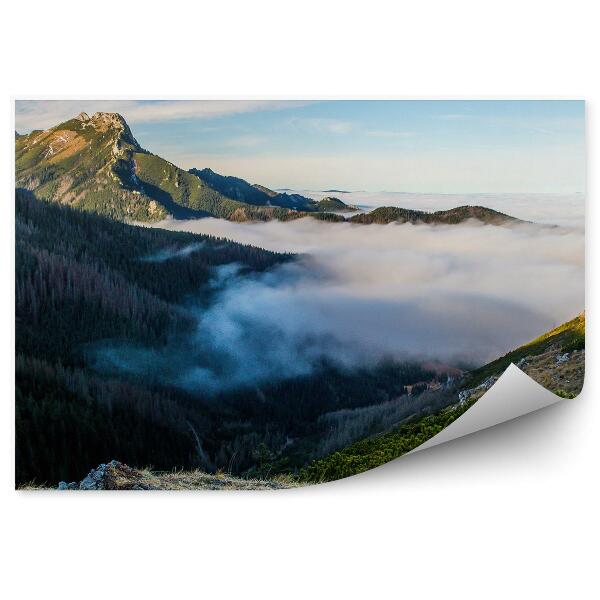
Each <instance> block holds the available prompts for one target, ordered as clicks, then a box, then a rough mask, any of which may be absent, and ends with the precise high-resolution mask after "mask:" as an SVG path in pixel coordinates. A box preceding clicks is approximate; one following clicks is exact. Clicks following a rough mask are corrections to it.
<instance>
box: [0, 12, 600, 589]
mask: <svg viewBox="0 0 600 600" xmlns="http://www.w3.org/2000/svg"><path fill="white" fill-rule="evenodd" d="M417 6H418V7H417ZM593 8H594V4H593V3H591V2H578V1H572V2H570V3H568V4H566V3H564V2H553V1H549V0H545V1H543V2H532V1H529V2H527V1H523V0H520V1H518V2H514V1H512V0H511V1H508V0H504V1H503V2H480V1H479V2H477V1H474V2H469V1H464V0H462V1H457V0H454V1H453V2H431V1H423V0H421V1H420V2H418V3H417V2H411V3H406V4H404V3H400V2H389V3H386V2H379V1H375V0H370V1H369V2H363V3H355V2H350V1H349V0H345V1H344V2H325V1H324V0H320V1H319V2H313V1H310V0H304V1H303V2H301V3H300V2H298V3H289V2H281V1H279V2H276V1H274V2H266V1H259V0H254V1H253V2H226V1H223V0H221V1H220V2H212V3H210V4H208V3H192V2H179V1H175V0H171V1H170V2H151V1H146V2H144V3H135V2H123V1H120V2H114V1H108V0H103V1H102V2H84V1H81V0H80V1H79V2H66V1H62V2H61V1H57V0H55V1H53V2H33V1H30V2H25V1H21V2H18V3H12V2H11V3H9V2H5V3H4V4H3V6H2V9H1V11H2V15H1V21H2V25H1V28H2V31H1V32H0V44H1V56H2V61H3V67H2V75H1V77H0V81H1V85H2V87H3V92H2V101H3V104H2V111H1V113H2V119H3V128H2V135H1V139H2V140H3V141H2V142H1V149H2V162H1V165H2V177H3V180H4V185H3V188H2V189H3V191H4V194H3V196H4V202H3V203H2V214H3V217H4V218H3V219H2V236H1V239H0V242H1V244H2V260H1V267H2V274H1V276H2V279H1V281H2V283H3V289H2V294H1V298H2V304H3V306H2V313H1V314H2V317H3V318H2V350H3V360H2V363H1V364H2V369H3V378H2V382H3V390H4V392H5V393H4V394H3V395H2V402H1V403H0V404H1V407H2V426H3V434H4V435H3V438H2V450H3V452H2V462H1V468H2V473H1V475H2V489H1V501H2V507H1V510H0V515H1V519H2V534H1V536H2V537H1V540H2V541H1V547H2V557H1V562H0V565H1V566H2V568H3V570H4V571H5V574H4V576H3V577H2V578H1V579H0V589H2V591H6V592H8V595H6V596H5V597H7V598H36V597H44V598H75V597H87V598H105V597H115V598H122V597H127V596H129V597H142V596H143V597H145V598H166V597H169V598H180V597H189V596H195V597H201V596H208V597H210V596H213V597H225V598H229V597H244V598H276V597H277V598H280V597H290V598H305V597H312V598H325V597H333V598H365V597H368V598H377V597H391V596H394V597H399V598H401V597H406V598H437V597H441V598H461V599H463V600H464V599H468V598H478V599H479V598H482V597H483V598H503V599H504V598H544V599H550V598H565V597H569V598H577V599H581V598H591V597H598V596H597V593H598V580H597V577H596V575H595V570H596V569H597V564H598V556H597V550H598V535H599V533H600V531H599V527H598V510H599V508H598V506H599V500H600V498H599V494H598V456H600V453H599V452H598V450H599V446H600V434H599V429H600V414H599V413H600V398H599V383H598V376H597V369H595V368H594V367H595V365H597V364H598V357H597V354H598V332H597V326H596V318H595V315H596V314H597V310H596V309H597V304H598V284H597V277H594V276H593V273H592V270H591V269H592V266H593V265H595V264H597V261H595V260H594V259H597V258H598V245H599V243H598V232H597V225H598V223H597V221H598V209H597V207H596V199H595V198H594V191H595V187H596V186H595V183H596V176H597V174H596V172H595V170H596V169H595V167H596V156H595V153H594V145H595V144H594V142H595V139H596V138H597V135H596V134H597V133H598V131H597V130H598V120H597V118H596V116H597V111H598V106H599V105H600V92H599V90H598V68H597V66H598V65H597V59H594V57H595V56H596V57H597V56H598V51H599V48H598V45H599V44H598V42H597V39H598V35H597V23H598V18H597V15H594V14H593V12H594V10H593ZM14 96H18V97H46V98H47V97H53V96H60V97H64V96H69V97H74V98H77V97H82V96H87V97H99V96H119V97H132V98H141V97H148V96H152V97H165V96H169V97H176V98H178V97H186V98H187V97H200V98H206V97H214V98H224V97H235V98H238V97H244V98H247V97H256V98H265V97H267V98H274V97H284V98H288V97H292V98H299V97H301V98H306V97H315V98H324V97H327V98H337V97H343V98H348V97H385V98H396V97H400V98H406V97H410V98H440V97H442V98H473V97H476V98H515V97H519V98H532V97H533V98H555V97H560V98H585V99H586V100H587V101H588V107H587V112H588V136H589V137H588V140H589V141H588V147H589V155H588V160H589V163H588V164H589V166H590V168H589V187H588V257H587V260H588V262H587V265H588V280H587V283H588V312H587V317H588V318H587V324H588V338H587V339H588V345H587V363H588V372H587V382H586V386H585V391H584V393H583V394H582V396H580V398H579V399H578V400H576V401H572V402H563V403H560V404H559V405H557V406H554V407H552V408H549V409H546V410H545V411H542V412H540V413H536V414H533V415H529V416H527V417H524V418H521V419H519V420H517V421H513V422H511V423H509V424H505V425H502V426H499V427H496V428H495V429H493V430H488V431H485V432H482V433H478V434H475V435H473V436H470V437H469V438H466V439H462V440H458V441H456V442H453V443H451V444H448V445H444V446H441V447H438V448H435V449H433V450H429V451H426V452H424V453H422V454H416V455H414V456H411V457H407V458H405V459H401V460H399V461H395V462H394V463H392V464H390V465H387V466H385V467H382V468H380V469H377V470H375V471H374V472H370V473H367V474H365V475H363V476H359V477H355V478H351V479H350V480H346V481H341V482H338V483H334V484H328V485H324V486H316V487H312V488H308V489H303V490H300V491H286V492H279V493H254V494H249V493H228V494H222V493H200V494H185V493H181V494H172V493H171V494H169V493H166V494H158V493H147V494H119V495H115V494H103V495H102V494H89V495H67V494H24V493H17V492H15V491H13V490H12V487H13V476H14V468H13V459H14V453H13V444H14V433H13V418H14V410H13V393H14V392H13V373H14V369H13V342H14V331H13V329H14V298H13V269H14V266H13V263H12V257H13V254H14V252H13V244H14V237H13V235H14V234H13V227H12V223H11V216H12V214H13V210H14V209H13V196H12V189H13V179H12V173H11V169H12V168H13V163H12V161H13V148H14V146H13V139H14V138H13V135H14V133H13V126H12V122H11V115H12V111H13V105H12V99H11V97H14ZM90 466H91V465H90ZM4 588H7V589H6V590H5V589H4Z"/></svg>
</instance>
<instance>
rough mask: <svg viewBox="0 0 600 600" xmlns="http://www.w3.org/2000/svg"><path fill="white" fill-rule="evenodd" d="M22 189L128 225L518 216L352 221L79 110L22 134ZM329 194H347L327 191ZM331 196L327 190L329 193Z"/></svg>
mask: <svg viewBox="0 0 600 600" xmlns="http://www.w3.org/2000/svg"><path fill="white" fill-rule="evenodd" d="M15 154H16V186H17V187H18V188H25V189H27V190H29V191H31V192H33V193H34V194H35V196H36V197H37V198H39V199H43V200H49V201H56V202H60V203H62V204H69V205H71V206H73V207H76V208H80V209H83V210H89V211H92V212H96V213H99V214H103V215H106V216H109V217H111V218H113V219H117V220H122V221H160V220H161V219H164V218H166V217H167V216H169V215H171V216H173V217H175V218H198V217H206V216H211V217H217V218H222V219H228V220H230V221H269V220H272V219H279V220H281V221H289V220H292V219H297V218H302V217H306V216H312V217H315V218H318V219H321V220H327V221H346V220H348V221H350V222H352V223H363V224H364V223H380V224H385V223H391V222H401V223H403V222H411V223H445V224H454V223H461V222H462V221H464V220H466V219H477V220H479V221H482V222H483V223H488V224H494V225H503V224H505V223H508V222H515V221H516V219H514V218H512V217H509V216H508V215H504V214H502V213H499V212H496V211H494V210H491V209H489V208H484V207H482V206H462V207H458V208H454V209H452V210H449V211H439V212H434V213H427V212H423V211H415V210H408V209H404V208H395V207H381V208H377V209H375V210H373V211H372V212H370V213H367V214H358V215H355V216H353V217H351V218H349V219H346V218H345V217H343V216H342V215H340V214H338V213H341V212H351V211H354V210H357V209H356V207H355V206H351V205H348V204H346V203H345V202H343V201H342V200H340V199H339V198H336V197H333V196H327V197H324V198H322V199H321V200H319V201H317V200H313V199H312V198H307V197H305V196H302V195H300V194H295V193H284V192H281V191H273V190H271V189H269V188H267V187H265V186H262V185H258V184H254V185H253V184H251V183H248V182H247V181H245V180H244V179H240V178H238V177H232V176H224V175H220V174H218V173H215V172H214V171H212V170H211V169H208V168H205V169H190V170H189V171H185V170H183V169H180V168H179V167H177V166H176V165H174V164H173V163H170V162H169V161H167V160H165V159H163V158H161V157H160V156H158V155H156V154H152V153H151V152H149V151H147V150H145V149H144V148H142V147H141V146H140V144H139V143H138V142H137V140H136V139H135V138H134V137H133V134H132V133H131V129H130V128H129V126H128V125H127V123H126V121H125V119H124V118H123V117H122V116H121V115H119V114H117V113H103V112H99V113H95V114H94V115H93V116H92V117H89V116H88V115H87V114H85V113H80V114H79V115H77V116H76V117H75V118H73V119H70V120H68V121H65V122H64V123H60V124H58V125H56V126H54V127H52V128H50V129H47V130H45V131H40V130H35V131H32V132H31V133H30V134H28V135H20V134H18V133H15ZM327 192H329V193H336V192H337V193H344V192H342V191H341V190H328V191H327ZM327 192H325V193H327Z"/></svg>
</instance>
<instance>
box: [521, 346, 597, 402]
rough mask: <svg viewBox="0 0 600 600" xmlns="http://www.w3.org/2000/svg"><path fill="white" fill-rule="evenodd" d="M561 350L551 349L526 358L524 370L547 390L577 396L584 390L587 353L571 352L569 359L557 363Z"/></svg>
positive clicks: (582, 351)
mask: <svg viewBox="0 0 600 600" xmlns="http://www.w3.org/2000/svg"><path fill="white" fill-rule="evenodd" d="M560 355H561V350H560V348H557V347H551V348H550V349H549V350H548V351H547V352H544V353H543V354H540V355H538V356H528V357H526V358H525V365H523V366H522V370H523V371H524V372H525V373H527V375H529V376H530V377H531V378H532V379H534V380H535V381H537V382H538V383H539V384H540V385H543V386H544V387H545V388H546V389H548V390H550V391H552V392H554V393H557V392H562V393H566V394H568V395H573V396H576V395H577V394H579V392H580V391H581V389H582V388H583V380H584V376H585V351H584V350H575V351H574V352H570V353H569V356H568V359H567V360H565V361H564V362H557V358H558V357H559V356H560Z"/></svg>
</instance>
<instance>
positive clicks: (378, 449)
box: [300, 314, 585, 483]
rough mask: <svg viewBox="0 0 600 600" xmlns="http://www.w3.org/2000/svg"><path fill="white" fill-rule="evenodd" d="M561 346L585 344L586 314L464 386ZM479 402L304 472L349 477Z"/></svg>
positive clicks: (354, 447) (312, 476)
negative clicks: (555, 346)
mask: <svg viewBox="0 0 600 600" xmlns="http://www.w3.org/2000/svg"><path fill="white" fill-rule="evenodd" d="M554 345H557V346H560V348H561V349H562V350H563V351H565V352H571V351H573V350H581V349H583V348H584V347H585V314H581V315H579V316H578V317H576V318H575V319H572V320H571V321H568V322H567V323H564V324H562V325H560V326H559V327H557V328H555V329H553V330H551V331H548V332H547V333H545V334H543V335H541V336H540V337H538V338H536V339H535V340H532V341H531V342H529V343H528V344H525V345H523V346H521V347H519V348H517V349H516V350H513V351H512V352H509V353H508V354H506V355H504V356H502V357H501V358H499V359H497V360H495V361H492V362H491V363H488V364H487V365H485V366H483V367H481V368H479V369H477V370H475V371H473V372H472V373H471V374H470V376H468V377H467V378H466V379H465V380H464V381H463V382H462V384H461V388H471V387H474V386H476V385H479V383H481V382H482V381H484V380H485V379H486V378H487V377H489V376H490V375H499V374H501V373H502V372H504V370H505V369H506V368H507V367H508V366H509V365H510V364H511V363H516V362H518V361H519V360H520V359H521V358H524V357H526V356H536V355H540V354H542V353H544V352H545V351H546V350H547V349H548V348H549V347H550V346H554ZM474 402H475V401H470V402H467V403H465V404H464V405H463V406H460V405H453V406H451V407H449V408H446V409H444V410H442V411H440V412H438V413H436V414H433V415H430V416H426V417H423V418H419V419H417V420H415V421H413V422H411V423H407V424H404V425H401V426H400V427H398V428H396V429H394V430H392V431H390V432H389V433H386V434H383V435H379V436H375V437H371V438H367V439H365V440H361V441H359V442H356V443H354V444H351V445H350V446H347V447H346V448H344V449H342V450H340V451H338V452H335V453H334V454H332V455H330V456H328V457H326V458H323V459H321V460H316V461H314V462H313V463H311V464H310V465H309V466H308V467H307V468H305V469H303V470H302V471H301V473H300V480H301V481H305V482H313V483H318V482H323V481H332V480H335V479H341V478H343V477H349V476H350V475H355V474H357V473H362V472H364V471H367V470H369V469H372V468H375V467H378V466H380V465H382V464H384V463H386V462H388V461H390V460H393V459H394V458H397V457H399V456H402V455H403V454H406V453H407V452H409V451H410V450H412V449H414V448H416V447H417V446H420V445H421V444H422V443H423V442H425V441H427V440H428V439H429V438H431V437H433V436H434V435H436V434H437V433H439V432H440V431H442V429H444V428H445V427H447V426H448V425H450V423H452V422H453V421H454V420H456V419H457V418H458V417H460V416H461V415H462V414H463V413H464V412H465V411H466V410H468V409H469V408H470V407H471V406H472V405H473V404H474Z"/></svg>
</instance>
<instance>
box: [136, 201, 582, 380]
mask: <svg viewBox="0 0 600 600" xmlns="http://www.w3.org/2000/svg"><path fill="white" fill-rule="evenodd" d="M436 201H438V202H439V203H440V204H441V205H442V207H443V208H445V207H450V206H443V199H436ZM402 205H404V206H407V205H408V204H407V203H402ZM451 205H452V206H456V204H455V203H454V202H452V203H451ZM536 210H538V209H537V208H536V207H535V206H534V207H529V209H528V210H525V209H524V210H523V213H522V214H521V215H519V216H522V217H523V218H529V219H532V216H533V214H534V213H535V211H536ZM506 212H510V213H511V214H515V212H514V211H509V210H506ZM571 218H572V217H571V215H570V214H566V215H563V219H562V222H563V223H568V224H569V226H565V227H548V226H539V225H535V224H523V225H517V226H511V227H497V226H492V225H482V224H480V223H478V222H468V223H465V224H463V225H448V226H446V225H442V226H440V225H437V226H429V225H411V224H403V225H399V224H395V223H393V224H389V225H356V224H350V223H326V222H321V221H317V220H315V219H312V218H306V219H300V220H297V221H293V222H286V223H281V222H278V221H272V222H268V223H259V224H257V223H233V222H229V221H224V220H220V219H200V220H191V221H175V220H169V221H164V222H162V223H160V224H158V226H160V227H164V228H166V229H172V230H179V231H190V232H195V233H206V234H211V235H215V236H219V237H225V238H227V239H230V240H235V241H238V242H242V243H246V244H251V245H254V246H259V247H262V248H266V249H269V250H277V251H286V252H294V253H298V255H299V256H298V258H297V259H296V260H295V261H293V262H291V263H286V264H283V265H281V266H278V267H276V268H274V269H272V270H270V271H269V272H267V273H263V274H258V275H251V276H248V275H244V276H241V275H240V274H239V273H238V270H237V268H236V266H235V265H228V266H225V267H222V268H220V269H218V270H215V273H214V279H213V288H214V289H215V290H216V292H215V298H214V301H213V302H212V304H211V305H210V306H209V307H208V308H206V307H202V308H201V309H200V308H198V309H197V316H198V323H199V325H198V329H197V331H194V332H192V333H191V336H190V340H188V342H186V360H185V361H184V363H185V364H184V365H180V366H182V367H183V368H182V370H180V371H178V374H177V382H176V383H179V384H181V385H184V386H185V387H189V388H192V389H193V388H195V387H202V388H203V389H209V390H212V391H218V390H221V389H228V388H235V387H238V386H240V385H254V384H260V383H262V382H264V381H273V380H277V379H282V378H286V377H291V376H294V375H300V374H305V373H309V372H311V370H312V369H313V367H314V365H316V364H318V363H319V362H320V361H321V359H323V358H326V359H329V360H331V361H334V362H337V363H339V364H341V365H344V366H346V367H348V368H354V367H360V366H367V365H373V364H376V363H377V362H378V361H380V360H381V359H384V358H395V359H398V360H425V359H427V360H429V359H435V360H438V361H442V362H445V363H448V364H461V365H464V364H471V365H477V364H482V363H484V362H486V361H489V360H491V359H494V358H496V357H498V356H500V355H502V354H504V353H505V352H507V351H509V350H511V349H512V348H514V347H516V346H518V345H520V344H522V343H524V342H526V341H529V340H531V339H532V338H534V337H536V336H538V335H540V334H541V333H543V332H545V331H547V330H548V329H550V328H552V327H554V326H556V325H558V324H560V323H562V322H564V321H567V320H569V319H571V318H573V317H574V316H576V315H577V314H578V313H580V312H581V311H582V310H583V309H584V235H583V228H582V227H580V226H577V225H576V224H575V219H574V218H573V220H572V221H570V222H569V220H570V219H571ZM169 352H170V350H169ZM128 355H129V356H131V354H130V353H129V354H128ZM207 356H210V357H212V358H211V360H209V361H207V360H206V359H205V358H203V357H207ZM215 357H216V358H215ZM147 358H148V357H147V356H145V358H144V360H147ZM216 365H218V366H216Z"/></svg>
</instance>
